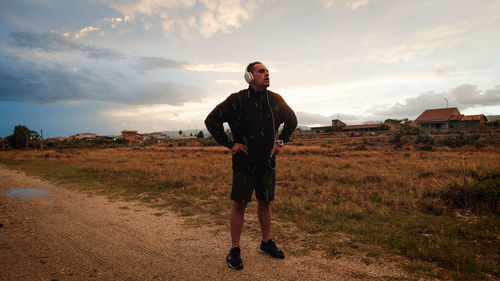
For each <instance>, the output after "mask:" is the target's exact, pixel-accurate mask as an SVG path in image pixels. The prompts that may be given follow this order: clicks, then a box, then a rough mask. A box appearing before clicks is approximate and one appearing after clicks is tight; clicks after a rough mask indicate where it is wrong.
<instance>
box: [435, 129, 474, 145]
mask: <svg viewBox="0 0 500 281" xmlns="http://www.w3.org/2000/svg"><path fill="white" fill-rule="evenodd" d="M479 139H480V136H479V135H478V134H476V133H474V134H473V135H469V136H467V135H465V134H464V133H463V132H459V133H458V134H457V135H452V136H447V137H446V138H445V139H444V140H443V141H441V144H443V145H446V146H449V147H461V146H464V145H466V144H478V143H479Z"/></svg>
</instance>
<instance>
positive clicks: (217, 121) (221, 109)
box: [205, 95, 234, 149]
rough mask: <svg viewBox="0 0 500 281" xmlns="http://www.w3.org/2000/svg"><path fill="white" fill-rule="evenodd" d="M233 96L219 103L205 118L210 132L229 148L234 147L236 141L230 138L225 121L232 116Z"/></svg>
mask: <svg viewBox="0 0 500 281" xmlns="http://www.w3.org/2000/svg"><path fill="white" fill-rule="evenodd" d="M231 97H232V95H231V96H229V97H228V98H227V99H226V100H225V101H223V102H222V103H220V104H219V105H217V106H216V107H215V108H214V109H213V110H212V112H210V114H208V116H207V118H206V119H205V126H207V130H208V131H209V132H210V134H211V135H212V136H213V137H214V139H215V140H216V141H217V142H218V143H219V144H221V145H223V146H225V147H227V148H229V149H231V148H232V147H233V145H234V142H233V141H232V140H231V139H230V138H229V136H228V135H227V134H226V132H224V126H223V123H224V122H227V121H228V120H229V119H230V118H231V116H232V112H231V106H232V104H231V103H232V102H231Z"/></svg>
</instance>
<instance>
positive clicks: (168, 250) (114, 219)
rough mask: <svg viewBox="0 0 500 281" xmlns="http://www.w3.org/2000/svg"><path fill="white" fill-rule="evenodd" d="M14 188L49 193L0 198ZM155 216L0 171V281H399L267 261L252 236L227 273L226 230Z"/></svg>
mask: <svg viewBox="0 0 500 281" xmlns="http://www.w3.org/2000/svg"><path fill="white" fill-rule="evenodd" d="M19 188H43V189H46V190H49V191H50V192H51V193H50V195H48V196H46V197H42V198H30V199H16V198H13V197H9V196H7V195H6V193H5V192H7V191H9V190H12V189H19ZM156 212H158V210H156V209H153V208H149V207H147V206H145V205H143V204H140V203H138V202H122V201H116V202H111V201H110V200H109V199H108V198H106V197H104V196H99V195H89V194H85V193H81V192H79V191H75V190H72V189H70V188H67V187H64V186H61V185H58V184H55V183H51V182H48V181H44V180H41V179H38V178H35V177H32V176H29V175H26V174H25V173H23V172H19V171H13V170H10V169H8V168H6V167H5V166H2V165H0V253H1V258H0V280H353V279H363V280H367V279H371V280H380V279H386V278H389V277H390V278H394V279H398V278H401V279H405V273H404V272H402V271H401V270H400V269H398V268H399V267H398V266H397V264H396V263H393V262H374V263H372V264H370V265H367V264H365V263H363V262H362V261H361V259H360V257H359V256H345V257H344V256H342V257H340V258H338V259H329V258H326V257H324V256H323V254H321V253H320V252H311V253H310V254H309V255H308V256H288V257H287V258H286V259H285V260H274V259H272V258H270V257H268V256H265V255H263V254H260V253H258V251H257V248H258V244H259V240H258V236H256V235H254V234H250V233H248V232H245V231H244V233H243V237H242V258H243V262H244V266H245V268H244V269H243V270H241V271H234V270H231V269H229V268H228V267H227V266H226V264H225V256H226V254H227V252H228V250H229V244H230V243H229V241H230V239H229V234H228V230H227V227H225V226H224V227H218V228H217V227H212V226H210V227H209V226H201V227H193V226H189V225H188V224H186V223H185V221H184V220H185V218H183V217H179V216H177V215H175V214H174V213H168V212H167V213H165V214H164V215H162V216H156V215H154V213H156ZM249 216H250V217H251V216H252V215H250V214H249ZM278 245H279V241H278Z"/></svg>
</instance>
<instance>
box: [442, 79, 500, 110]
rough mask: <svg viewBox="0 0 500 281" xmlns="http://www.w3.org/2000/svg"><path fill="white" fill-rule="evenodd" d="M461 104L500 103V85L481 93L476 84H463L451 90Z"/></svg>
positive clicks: (486, 104)
mask: <svg viewBox="0 0 500 281" xmlns="http://www.w3.org/2000/svg"><path fill="white" fill-rule="evenodd" d="M449 95H450V96H451V97H453V98H454V99H455V100H456V101H457V104H458V105H459V106H465V107H475V106H490V105H500V85H497V86H496V87H495V88H494V89H488V90H486V91H484V92H483V93H481V91H480V90H478V87H477V86H476V85H469V84H465V85H461V86H458V87H456V88H455V89H453V90H451V91H450V92H449Z"/></svg>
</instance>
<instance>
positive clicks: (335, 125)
mask: <svg viewBox="0 0 500 281" xmlns="http://www.w3.org/2000/svg"><path fill="white" fill-rule="evenodd" d="M345 125H346V124H345V123H344V122H342V121H340V120H338V119H334V120H332V125H331V126H323V127H311V131H312V132H313V133H316V134H318V133H327V132H340V131H341V130H342V128H344V127H345Z"/></svg>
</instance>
